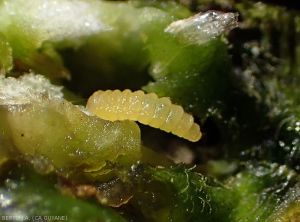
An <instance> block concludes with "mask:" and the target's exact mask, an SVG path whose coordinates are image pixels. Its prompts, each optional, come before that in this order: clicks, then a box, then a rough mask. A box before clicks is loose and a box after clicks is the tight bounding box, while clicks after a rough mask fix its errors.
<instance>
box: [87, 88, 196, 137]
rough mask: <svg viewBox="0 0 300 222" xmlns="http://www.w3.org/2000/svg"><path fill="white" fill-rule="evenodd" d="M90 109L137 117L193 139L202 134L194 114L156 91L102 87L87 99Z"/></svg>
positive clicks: (109, 116)
mask: <svg viewBox="0 0 300 222" xmlns="http://www.w3.org/2000/svg"><path fill="white" fill-rule="evenodd" d="M87 109H88V110H89V111H90V112H92V113H93V114H95V115H97V116H99V117H100V118H102V119H105V120H110V121H116V120H133V121H138V122H140V123H142V124H145V125H150V126H152V127H155V128H159V129H161V130H163V131H166V132H171V133H173V134H175V135H177V136H179V137H183V138H185V139H187V140H189V141H192V142H196V141H198V140H199V139H200V138H201V131H200V127H199V125H198V124H196V123H195V122H194V118H193V116H192V115H190V114H188V113H186V112H184V110H183V108H182V107H181V106H179V105H175V104H172V103H171V101H170V99H169V98H167V97H162V98H158V97H157V95H156V94H155V93H149V94H145V93H144V92H143V91H141V90H138V91H135V92H132V91H130V90H128V89H126V90H124V91H122V92H121V91H120V90H113V91H112V90H106V91H101V90H99V91H96V92H95V93H94V94H93V95H92V96H91V97H90V98H89V99H88V102H87Z"/></svg>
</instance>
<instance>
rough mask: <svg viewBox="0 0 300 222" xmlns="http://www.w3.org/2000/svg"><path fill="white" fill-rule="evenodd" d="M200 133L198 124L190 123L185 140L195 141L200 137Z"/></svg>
mask: <svg viewBox="0 0 300 222" xmlns="http://www.w3.org/2000/svg"><path fill="white" fill-rule="evenodd" d="M201 137H202V133H201V131H200V126H199V125H198V124H196V123H194V124H193V125H192V127H191V128H190V130H189V133H188V135H187V137H186V139H187V140H189V141H191V142H197V141H199V140H200V139H201Z"/></svg>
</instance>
